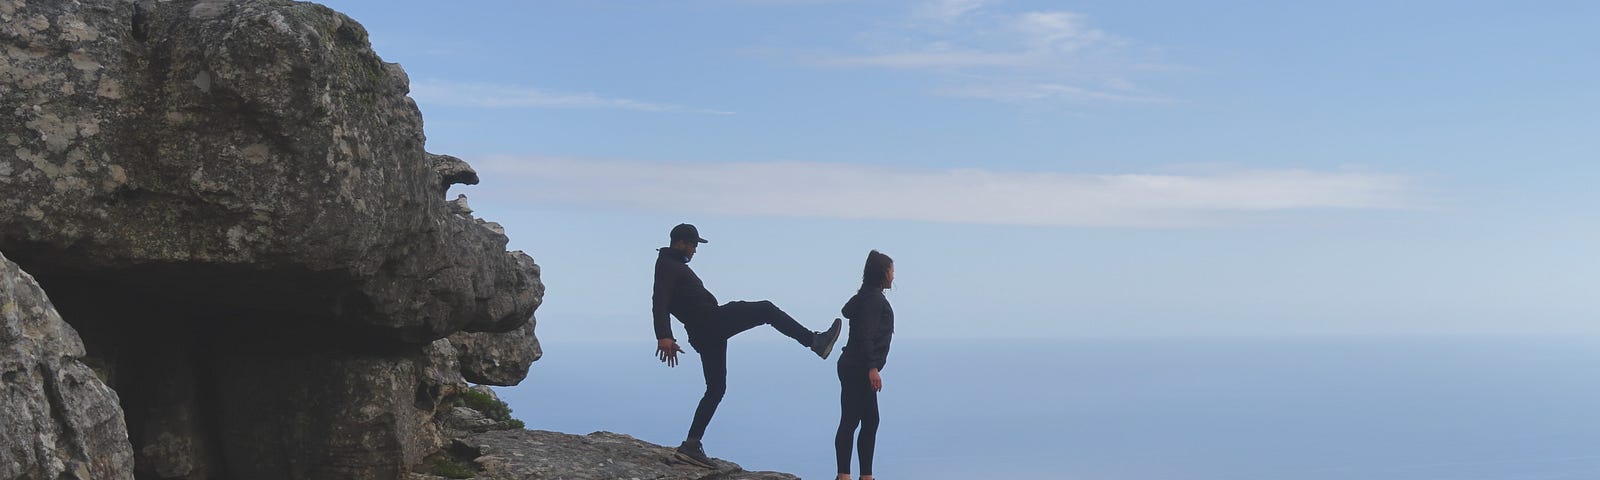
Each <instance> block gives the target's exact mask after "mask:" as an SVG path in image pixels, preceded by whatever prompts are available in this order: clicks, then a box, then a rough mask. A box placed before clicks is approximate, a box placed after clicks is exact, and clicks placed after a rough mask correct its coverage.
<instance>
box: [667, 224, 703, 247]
mask: <svg viewBox="0 0 1600 480" xmlns="http://www.w3.org/2000/svg"><path fill="white" fill-rule="evenodd" d="M678 240H683V241H686V242H687V241H695V242H700V243H710V242H709V241H707V240H706V239H704V238H700V230H697V229H695V228H694V225H690V224H687V223H680V224H678V226H676V227H672V241H674V242H676V241H678Z"/></svg>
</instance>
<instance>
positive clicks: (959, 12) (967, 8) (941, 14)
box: [917, 0, 989, 23]
mask: <svg viewBox="0 0 1600 480" xmlns="http://www.w3.org/2000/svg"><path fill="white" fill-rule="evenodd" d="M985 3H989V0H937V1H933V2H928V3H926V4H923V5H922V6H921V7H919V8H918V9H917V15H918V16H921V17H923V18H927V19H930V20H935V21H939V22H945V23H950V22H955V21H957V20H960V19H961V17H964V16H966V15H967V14H968V13H972V11H974V10H977V9H978V8H979V7H982V6H983V4H985Z"/></svg>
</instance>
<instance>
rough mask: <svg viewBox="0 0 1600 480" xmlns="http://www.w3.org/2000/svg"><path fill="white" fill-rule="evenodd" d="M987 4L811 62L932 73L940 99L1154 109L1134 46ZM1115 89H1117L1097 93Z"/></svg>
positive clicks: (1085, 25)
mask: <svg viewBox="0 0 1600 480" xmlns="http://www.w3.org/2000/svg"><path fill="white" fill-rule="evenodd" d="M994 3H995V2H992V1H987V0H933V1H928V2H924V3H923V4H921V5H920V6H918V7H916V8H914V9H913V11H912V13H911V15H910V17H909V19H908V20H907V21H903V22H897V23H892V24H893V25H897V27H892V28H889V29H888V30H887V31H877V32H865V33H864V34H863V35H862V38H865V39H872V40H876V41H877V42H876V43H866V44H862V45H859V48H858V51H855V52H835V53H831V54H823V55H812V56H810V57H809V61H810V63H812V64H814V65H819V66H827V67H856V68H886V69H898V70H927V71H930V72H931V73H932V75H931V77H930V79H931V80H933V81H935V82H939V83H945V85H944V86H940V87H935V88H931V89H930V92H932V93H935V94H939V95H951V96H961V97H969V98H982V99H990V100H1002V101H1016V100H1021V99H1026V100H1072V101H1080V102H1082V101H1095V102H1127V101H1149V100H1151V99H1154V98H1157V97H1159V95H1155V94H1150V93H1144V92H1142V89H1141V88H1140V87H1139V86H1138V85H1137V83H1136V82H1134V81H1132V80H1131V79H1130V78H1131V77H1133V76H1135V75H1147V74H1151V73H1152V72H1154V70H1152V69H1151V68H1150V67H1151V66H1152V65H1155V66H1160V62H1157V61H1152V60H1151V59H1149V58H1144V57H1146V55H1144V54H1143V50H1142V49H1139V48H1136V47H1135V42H1133V41H1131V40H1128V39H1124V38H1121V37H1118V36H1116V35H1112V34H1110V33H1107V32H1105V31H1103V30H1101V29H1098V28H1095V27H1094V26H1092V25H1091V24H1090V21H1089V18H1088V17H1086V16H1084V15H1082V14H1080V13H1076V12H1070V11H1064V10H1039V11H1020V12H1011V11H999V8H998V6H995V5H993V4H994ZM1109 84H1116V85H1117V88H1115V89H1110V90H1108V89H1104V88H1097V86H1100V85H1109Z"/></svg>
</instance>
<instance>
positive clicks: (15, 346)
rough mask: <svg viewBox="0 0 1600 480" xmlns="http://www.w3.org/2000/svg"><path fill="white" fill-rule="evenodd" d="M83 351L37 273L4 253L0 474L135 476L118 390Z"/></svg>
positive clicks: (0, 259)
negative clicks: (85, 361) (86, 361)
mask: <svg viewBox="0 0 1600 480" xmlns="http://www.w3.org/2000/svg"><path fill="white" fill-rule="evenodd" d="M83 356H84V350H83V342H82V341H80V340H79V339H78V334H77V332H75V331H73V330H72V327H70V326H68V325H67V323H66V322H63V321H61V316H60V315H58V314H57V313H56V309H55V306H53V305H51V304H50V299H49V298H47V297H46V296H45V294H44V291H43V290H41V289H40V288H39V285H38V284H37V283H35V282H34V280H33V277H32V276H29V275H28V274H27V273H26V272H23V271H22V269H21V268H18V267H17V264H15V263H11V261H10V260H7V259H6V258H5V256H3V255H0V405H4V408H0V427H3V428H0V478H69V479H80V480H87V479H100V478H105V479H115V478H121V479H132V478H133V452H132V451H131V449H130V448H129V445H128V432H127V430H126V429H125V428H124V427H123V423H122V408H120V407H118V406H117V394H116V392H113V391H111V387H108V386H106V384H105V383H104V382H101V381H100V379H99V378H98V377H96V376H95V375H94V372H93V371H91V370H90V369H89V367H88V366H86V365H84V364H83V363H82V362H81V361H80V359H81V358H82V357H83Z"/></svg>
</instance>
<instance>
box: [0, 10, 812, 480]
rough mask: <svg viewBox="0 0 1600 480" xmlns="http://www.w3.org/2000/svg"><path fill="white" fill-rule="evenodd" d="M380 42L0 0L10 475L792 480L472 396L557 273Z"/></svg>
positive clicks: (532, 353) (4, 466) (521, 371)
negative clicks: (430, 122)
mask: <svg viewBox="0 0 1600 480" xmlns="http://www.w3.org/2000/svg"><path fill="white" fill-rule="evenodd" d="M366 35H367V34H366V32H365V30H363V29H362V27H361V26H360V25H359V24H357V23H356V22H355V21H353V20H351V19H350V18H348V17H346V16H344V15H341V14H339V13H337V12H334V11H332V10H329V9H327V8H325V7H322V6H320V5H315V4H311V3H301V2H293V1H288V0H0V402H3V404H4V406H5V407H4V409H3V410H0V480H3V479H12V478H28V479H131V478H137V479H222V478H227V479H247V480H248V479H394V478H438V476H439V475H441V474H445V473H448V474H449V476H450V478H469V477H477V478H573V479H589V478H595V479H599V478H634V477H637V478H658V479H684V480H691V479H738V478H750V479H779V478H793V477H791V476H786V475H782V474H772V473H765V472H758V473H749V472H744V471H743V470H740V469H738V467H737V466H736V465H732V464H719V468H717V469H696V468H690V467H687V466H684V465H680V464H675V463H672V462H671V461H670V460H669V457H670V451H669V450H666V449H665V448H663V447H659V446H655V445H650V444H646V443H643V442H639V441H637V440H634V439H632V438H631V437H627V436H624V435H616V434H605V433H597V434H592V435H589V436H587V437H579V436H572V435H564V434H557V433H553V432H536V431H524V430H522V429H521V428H510V427H512V426H513V425H510V424H508V420H509V417H504V416H503V415H502V417H504V418H490V417H492V416H493V415H486V414H485V413H483V412H481V411H478V410H475V409H473V408H471V407H470V402H466V401H465V400H466V399H472V398H478V397H479V396H482V395H492V393H490V392H485V391H481V390H476V389H469V388H468V385H467V383H466V382H467V381H470V382H473V383H478V384H492V385H513V384H516V383H518V382H520V381H522V380H523V378H524V377H525V376H526V375H527V372H528V368H529V366H530V364H531V363H532V362H534V361H535V360H537V359H538V358H539V356H540V355H541V350H540V346H539V342H538V339H537V338H536V337H535V336H534V327H535V322H534V319H533V312H534V310H535V309H536V308H537V307H538V306H539V304H540V302H541V300H542V299H543V295H544V286H543V284H542V283H541V282H540V279H539V267H538V265H537V264H535V263H534V261H533V259H532V258H531V257H529V256H528V255H526V254H524V253H522V252H507V251H506V250H505V247H506V243H507V241H508V239H507V238H506V236H505V234H504V233H503V230H501V229H500V228H499V226H498V225H495V224H494V223H492V222H487V221H484V220H481V219H477V218H474V217H473V215H472V212H471V210H470V209H468V208H466V204H465V201H464V199H457V200H455V201H446V198H445V197H446V194H447V192H448V190H449V189H450V188H451V186H452V185H456V184H469V185H470V184H475V183H477V181H478V177H477V174H476V173H475V172H474V171H473V170H472V168H471V167H470V166H469V165H468V164H467V163H466V162H464V161H462V160H460V159H458V158H455V157H451V156H448V155H437V154H432V153H429V152H427V151H426V150H425V149H424V137H423V130H422V118H421V116H420V114H419V112H418V110H417V107H416V105H415V104H414V103H413V102H412V100H411V99H410V98H409V97H408V96H407V92H408V88H409V84H408V80H407V78H406V76H405V73H404V72H403V71H402V70H401V69H400V67H399V66H398V65H395V64H390V63H384V62H383V61H382V60H381V59H380V58H379V57H378V56H377V55H376V54H375V53H373V51H372V50H371V47H370V45H369V43H368V41H367V37H366ZM552 414H559V412H539V415H552ZM441 469H442V470H441ZM443 470H449V472H446V471H443Z"/></svg>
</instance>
